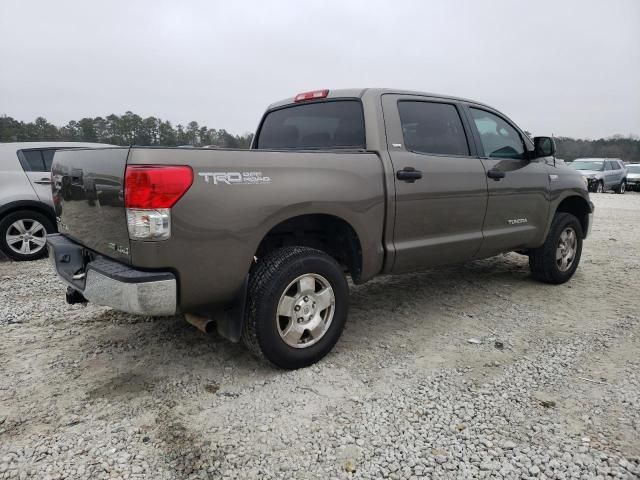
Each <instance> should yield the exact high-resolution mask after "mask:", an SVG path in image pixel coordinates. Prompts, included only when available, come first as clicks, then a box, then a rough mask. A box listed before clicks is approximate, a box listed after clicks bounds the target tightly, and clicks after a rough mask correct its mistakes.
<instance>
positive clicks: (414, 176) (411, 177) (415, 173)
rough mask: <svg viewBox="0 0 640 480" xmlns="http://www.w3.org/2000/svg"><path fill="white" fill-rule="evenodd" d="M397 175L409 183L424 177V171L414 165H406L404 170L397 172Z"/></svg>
mask: <svg viewBox="0 0 640 480" xmlns="http://www.w3.org/2000/svg"><path fill="white" fill-rule="evenodd" d="M396 177H397V178H398V180H402V181H404V182H407V183H413V182H415V181H416V180H420V179H421V178H422V172H421V171H420V170H416V169H415V168H413V167H404V168H403V169H402V170H398V172H397V173H396Z"/></svg>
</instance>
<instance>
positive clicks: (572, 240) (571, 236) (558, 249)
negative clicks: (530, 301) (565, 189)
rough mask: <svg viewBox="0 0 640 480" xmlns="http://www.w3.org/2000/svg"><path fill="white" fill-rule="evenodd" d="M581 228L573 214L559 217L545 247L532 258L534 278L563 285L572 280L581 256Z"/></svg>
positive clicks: (532, 253) (555, 218) (535, 250)
mask: <svg viewBox="0 0 640 480" xmlns="http://www.w3.org/2000/svg"><path fill="white" fill-rule="evenodd" d="M582 239H583V233H582V225H580V222H579V221H578V219H577V218H576V217H575V216H573V215H571V214H570V213H562V212H561V213H556V215H555V217H554V218H553V222H552V223H551V228H550V229H549V234H548V235H547V238H546V240H545V242H544V244H543V245H542V246H541V247H539V248H534V249H532V250H531V253H530V254H529V268H530V269H531V273H532V275H533V277H534V278H536V279H538V280H540V281H542V282H545V283H553V284H560V283H564V282H566V281H567V280H569V279H570V278H571V277H572V276H573V274H574V273H575V271H576V269H577V268H578V264H579V263H580V257H581V255H582Z"/></svg>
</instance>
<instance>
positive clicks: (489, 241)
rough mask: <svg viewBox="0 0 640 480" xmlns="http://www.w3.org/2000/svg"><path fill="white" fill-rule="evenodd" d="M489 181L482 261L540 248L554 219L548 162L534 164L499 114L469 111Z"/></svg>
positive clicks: (519, 140) (512, 129)
mask: <svg viewBox="0 0 640 480" xmlns="http://www.w3.org/2000/svg"><path fill="white" fill-rule="evenodd" d="M467 112H468V114H469V120H470V123H471V125H472V128H473V129H474V135H475V138H476V142H477V144H478V150H481V151H480V152H479V153H480V158H481V160H482V163H483V164H484V168H485V170H486V172H487V179H488V192H489V197H488V200H487V215H486V217H485V221H484V226H483V229H482V232H483V236H484V240H483V242H482V247H481V248H480V250H479V252H478V254H477V257H478V258H483V257H490V256H492V255H496V254H498V253H502V252H508V251H512V250H519V249H524V248H528V247H532V246H538V245H539V244H541V243H542V242H543V241H544V234H545V230H546V227H547V220H548V218H549V208H550V199H549V184H550V181H552V179H553V180H554V181H555V178H556V177H552V176H550V175H549V174H550V171H549V167H548V166H547V163H546V161H545V159H529V153H528V152H527V149H526V148H525V140H524V138H523V137H522V135H521V134H520V133H519V132H518V130H517V129H516V128H515V127H514V126H513V125H511V123H510V122H509V121H507V120H506V119H505V118H503V117H502V116H500V115H499V114H498V113H497V112H490V111H488V110H485V109H481V108H476V107H471V106H469V107H467Z"/></svg>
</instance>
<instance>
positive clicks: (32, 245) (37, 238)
mask: <svg viewBox="0 0 640 480" xmlns="http://www.w3.org/2000/svg"><path fill="white" fill-rule="evenodd" d="M49 233H55V227H54V225H53V222H51V220H49V217H47V216H46V215H44V214H42V213H40V212H36V211H33V210H18V211H16V212H11V213H10V214H8V215H7V216H6V217H4V218H3V219H2V220H0V250H2V253H4V254H5V255H6V256H7V257H9V258H10V259H12V260H17V261H19V262H20V261H28V260H37V259H39V258H43V257H44V256H46V255H47V246H46V237H47V234H49Z"/></svg>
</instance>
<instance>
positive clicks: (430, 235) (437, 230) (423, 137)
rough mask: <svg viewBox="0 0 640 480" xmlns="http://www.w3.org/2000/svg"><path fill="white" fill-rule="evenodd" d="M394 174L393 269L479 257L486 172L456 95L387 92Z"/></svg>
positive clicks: (386, 118) (385, 109)
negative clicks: (433, 96) (452, 99)
mask: <svg viewBox="0 0 640 480" xmlns="http://www.w3.org/2000/svg"><path fill="white" fill-rule="evenodd" d="M382 104H383V112H384V121H385V128H386V131H387V142H388V148H389V153H390V156H391V162H392V164H393V168H394V175H395V200H396V218H395V228H394V237H393V238H394V240H393V242H394V246H395V250H396V254H395V261H394V265H393V272H397V273H399V272H408V271H415V270H419V269H423V268H427V267H431V266H434V265H440V264H446V263H451V262H459V261H464V260H468V259H471V258H473V256H474V255H475V254H476V252H477V251H478V249H479V248H480V245H481V243H482V222H483V219H484V214H485V209H486V199H487V178H486V175H485V171H484V168H483V166H482V162H481V161H480V160H479V159H478V158H477V156H476V155H475V150H474V144H473V142H472V140H471V138H470V137H469V135H470V132H469V130H468V125H467V126H465V125H466V121H465V122H463V117H462V116H461V111H460V108H461V107H459V106H458V105H457V104H456V103H455V102H448V101H443V100H437V99H430V98H429V97H421V96H413V95H384V96H383V97H382Z"/></svg>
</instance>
